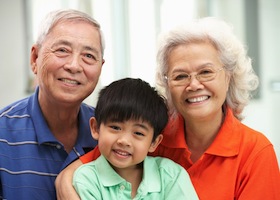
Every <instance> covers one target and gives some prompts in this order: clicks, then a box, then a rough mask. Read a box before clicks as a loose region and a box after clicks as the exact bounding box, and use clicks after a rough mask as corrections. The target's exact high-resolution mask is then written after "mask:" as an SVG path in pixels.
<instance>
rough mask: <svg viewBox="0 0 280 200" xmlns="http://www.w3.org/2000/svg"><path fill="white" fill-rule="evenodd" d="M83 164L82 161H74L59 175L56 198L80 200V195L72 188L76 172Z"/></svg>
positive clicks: (56, 181)
mask: <svg viewBox="0 0 280 200" xmlns="http://www.w3.org/2000/svg"><path fill="white" fill-rule="evenodd" d="M82 164H83V163H82V161H81V160H80V159H78V160H76V161H74V162H73V163H71V164H70V165H69V166H67V167H66V168H65V169H64V170H63V171H61V172H60V173H59V175H58V176H57V178H56V180H55V187H56V196H57V199H58V200H70V199H71V200H79V199H80V198H79V195H78V194H77V193H76V191H75V189H74V187H73V186H72V179H73V174H74V171H75V170H76V169H77V168H78V167H79V166H81V165H82Z"/></svg>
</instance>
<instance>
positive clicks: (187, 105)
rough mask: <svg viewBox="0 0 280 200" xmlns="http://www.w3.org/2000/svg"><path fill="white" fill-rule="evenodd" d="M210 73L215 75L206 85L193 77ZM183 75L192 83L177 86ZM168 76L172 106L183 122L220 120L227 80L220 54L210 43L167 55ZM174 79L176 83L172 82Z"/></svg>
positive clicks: (177, 50) (194, 44)
mask: <svg viewBox="0 0 280 200" xmlns="http://www.w3.org/2000/svg"><path fill="white" fill-rule="evenodd" d="M209 72H214V73H215V72H216V75H215V78H214V79H212V80H209V81H203V80H201V81H199V80H198V79H197V78H196V77H195V76H194V75H196V74H208V73H209ZM185 74H188V75H191V79H190V80H189V81H186V83H184V84H179V85H178V84H176V83H177V82H176V81H177V80H180V79H181V77H183V78H184V77H185ZM181 75H183V76H181ZM167 76H168V77H169V78H168V88H169V90H170V94H171V98H172V101H173V103H174V106H175V108H176V109H177V111H178V112H179V113H181V114H182V116H183V117H184V118H185V119H190V120H193V119H195V120H214V119H215V117H218V116H220V114H221V111H222V105H223V103H224V101H225V99H226V93H227V90H228V87H229V79H230V78H229V76H228V75H227V74H226V72H225V70H224V69H223V63H222V62H221V61H220V59H219V52H218V51H217V49H216V48H215V47H214V46H213V45H212V44H211V43H209V42H197V43H191V44H187V45H180V46H177V47H176V48H175V49H173V50H172V51H171V53H170V54H169V58H168V73H167ZM170 77H173V79H171V78H170ZM174 77H176V80H175V81H172V80H174Z"/></svg>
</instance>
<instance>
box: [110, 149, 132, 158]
mask: <svg viewBox="0 0 280 200" xmlns="http://www.w3.org/2000/svg"><path fill="white" fill-rule="evenodd" d="M114 152H115V153H116V154H118V155H120V156H125V157H127V156H131V154H130V153H128V152H126V151H120V150H114Z"/></svg>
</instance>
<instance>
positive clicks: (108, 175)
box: [73, 155, 198, 200]
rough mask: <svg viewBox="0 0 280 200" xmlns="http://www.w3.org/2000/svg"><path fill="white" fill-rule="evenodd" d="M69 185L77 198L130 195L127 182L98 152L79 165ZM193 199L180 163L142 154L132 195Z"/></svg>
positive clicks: (185, 173)
mask: <svg viewBox="0 0 280 200" xmlns="http://www.w3.org/2000/svg"><path fill="white" fill-rule="evenodd" d="M73 185H74V187H75V189H76V191H77V192H78V194H79V196H80V198H81V199H98V200H101V199H104V200H108V199H131V184H130V183H129V182H127V181H126V180H125V179H123V178H122V177H121V176H119V175H118V174H117V173H116V172H115V171H114V169H113V168H112V167H111V166H110V164H109V163H108V161H107V160H106V159H105V158H104V157H103V156H102V155H101V156H100V157H99V158H97V159H96V160H95V161H92V162H90V163H87V164H84V165H82V166H80V167H79V168H78V169H77V170H76V171H75V173H74V178H73ZM174 198H176V200H194V199H195V200H197V199H198V197H197V194H196V192H195V189H194V187H193V185H192V183H191V180H190V178H189V175H188V174H187V172H186V171H185V169H184V168H183V167H181V166H180V165H178V164H176V163H175V162H173V161H171V160H169V159H167V158H162V157H146V159H145V160H144V176H143V179H142V182H141V184H140V186H139V188H138V190H137V194H136V196H135V197H134V199H145V200H149V199H159V200H161V199H164V200H168V199H170V200H174Z"/></svg>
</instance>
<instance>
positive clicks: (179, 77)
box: [164, 67, 224, 86]
mask: <svg viewBox="0 0 280 200" xmlns="http://www.w3.org/2000/svg"><path fill="white" fill-rule="evenodd" d="M223 69H224V67H222V68H220V69H218V70H213V69H212V68H204V69H202V70H201V71H199V72H198V73H197V74H195V75H189V74H187V73H185V72H175V73H173V74H171V75H170V76H169V77H168V76H167V75H165V76H164V78H165V79H166V80H168V81H170V83H171V84H172V85H174V86H184V85H188V84H189V83H190V82H191V79H192V77H195V78H196V80H198V81H199V82H207V81H212V80H213V79H215V77H216V76H217V74H218V73H219V72H220V71H222V70H223Z"/></svg>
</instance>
